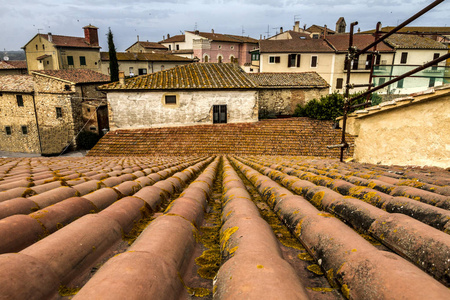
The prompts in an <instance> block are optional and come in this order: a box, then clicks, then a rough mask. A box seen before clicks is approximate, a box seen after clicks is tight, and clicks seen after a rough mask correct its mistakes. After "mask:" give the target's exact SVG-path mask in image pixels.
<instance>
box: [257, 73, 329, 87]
mask: <svg viewBox="0 0 450 300" xmlns="http://www.w3.org/2000/svg"><path fill="white" fill-rule="evenodd" d="M248 76H249V77H250V78H251V79H252V80H253V81H254V82H255V83H256V84H257V85H258V86H259V87H262V88H271V87H272V88H283V87H284V88H327V87H328V86H329V85H328V83H327V82H326V80H325V79H323V78H322V77H321V76H320V75H319V74H317V73H316V72H304V73H249V74H248Z"/></svg>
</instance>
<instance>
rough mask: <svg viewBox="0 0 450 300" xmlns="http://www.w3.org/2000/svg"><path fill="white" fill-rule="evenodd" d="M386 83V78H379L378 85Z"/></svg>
mask: <svg viewBox="0 0 450 300" xmlns="http://www.w3.org/2000/svg"><path fill="white" fill-rule="evenodd" d="M385 82H386V78H380V80H379V81H378V85H382V84H384V83H385Z"/></svg>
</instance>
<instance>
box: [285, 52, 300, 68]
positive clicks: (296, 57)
mask: <svg viewBox="0 0 450 300" xmlns="http://www.w3.org/2000/svg"><path fill="white" fill-rule="evenodd" d="M295 67H297V68H299V67H300V54H289V57H288V68H295Z"/></svg>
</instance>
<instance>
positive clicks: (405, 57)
mask: <svg viewBox="0 0 450 300" xmlns="http://www.w3.org/2000/svg"><path fill="white" fill-rule="evenodd" d="M407 60H408V52H402V57H401V58H400V63H401V64H406V61H407Z"/></svg>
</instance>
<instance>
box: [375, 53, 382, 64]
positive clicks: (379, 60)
mask: <svg viewBox="0 0 450 300" xmlns="http://www.w3.org/2000/svg"><path fill="white" fill-rule="evenodd" d="M380 62H381V55H379V54H378V55H377V56H376V60H375V64H376V65H380Z"/></svg>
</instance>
